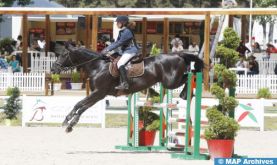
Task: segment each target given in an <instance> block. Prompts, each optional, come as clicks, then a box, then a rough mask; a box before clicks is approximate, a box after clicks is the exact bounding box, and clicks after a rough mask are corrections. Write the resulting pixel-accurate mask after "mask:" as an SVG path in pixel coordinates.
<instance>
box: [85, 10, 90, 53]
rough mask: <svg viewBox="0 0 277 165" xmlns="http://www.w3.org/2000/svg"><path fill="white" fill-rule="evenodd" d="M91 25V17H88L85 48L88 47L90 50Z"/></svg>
mask: <svg viewBox="0 0 277 165" xmlns="http://www.w3.org/2000/svg"><path fill="white" fill-rule="evenodd" d="M90 25H91V22H90V15H86V36H85V44H86V45H85V46H86V48H89V42H90V41H89V38H90V37H89V36H90Z"/></svg>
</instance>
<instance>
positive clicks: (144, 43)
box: [142, 17, 147, 57]
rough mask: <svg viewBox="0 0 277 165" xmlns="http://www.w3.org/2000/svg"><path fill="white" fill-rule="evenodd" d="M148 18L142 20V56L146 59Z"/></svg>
mask: <svg viewBox="0 0 277 165" xmlns="http://www.w3.org/2000/svg"><path fill="white" fill-rule="evenodd" d="M146 30H147V18H146V17H143V18H142V56H143V57H146V53H147V52H146V48H147V33H146Z"/></svg>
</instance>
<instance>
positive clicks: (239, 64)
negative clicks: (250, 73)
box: [236, 57, 247, 74]
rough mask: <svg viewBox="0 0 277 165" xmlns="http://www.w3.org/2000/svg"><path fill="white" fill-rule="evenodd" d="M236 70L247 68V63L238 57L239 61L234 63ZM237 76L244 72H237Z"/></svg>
mask: <svg viewBox="0 0 277 165" xmlns="http://www.w3.org/2000/svg"><path fill="white" fill-rule="evenodd" d="M236 67H237V68H247V62H246V61H245V58H244V57H240V60H239V61H238V62H237V63H236ZM237 73H238V74H244V71H238V72H237Z"/></svg>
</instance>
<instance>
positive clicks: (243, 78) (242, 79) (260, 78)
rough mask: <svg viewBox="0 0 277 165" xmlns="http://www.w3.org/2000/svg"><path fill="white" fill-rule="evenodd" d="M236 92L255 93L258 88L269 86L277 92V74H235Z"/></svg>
mask: <svg viewBox="0 0 277 165" xmlns="http://www.w3.org/2000/svg"><path fill="white" fill-rule="evenodd" d="M237 78H238V81H237V88H236V92H237V93H238V94H257V93H258V90H259V89H260V88H269V90H270V91H271V93H273V94H277V75H237Z"/></svg>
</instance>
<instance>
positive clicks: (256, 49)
mask: <svg viewBox="0 0 277 165" xmlns="http://www.w3.org/2000/svg"><path fill="white" fill-rule="evenodd" d="M252 51H253V53H261V46H260V44H259V43H258V42H255V43H254V45H253V49H252Z"/></svg>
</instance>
